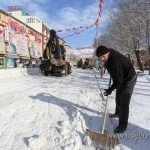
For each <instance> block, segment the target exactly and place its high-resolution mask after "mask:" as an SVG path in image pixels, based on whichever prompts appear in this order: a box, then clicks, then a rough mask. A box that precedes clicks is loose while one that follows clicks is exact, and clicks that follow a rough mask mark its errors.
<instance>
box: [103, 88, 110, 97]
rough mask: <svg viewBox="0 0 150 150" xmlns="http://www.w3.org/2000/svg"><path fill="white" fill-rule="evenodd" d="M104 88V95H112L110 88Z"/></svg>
mask: <svg viewBox="0 0 150 150" xmlns="http://www.w3.org/2000/svg"><path fill="white" fill-rule="evenodd" d="M104 90H105V92H104V96H108V95H110V94H111V92H112V91H111V90H110V89H104Z"/></svg>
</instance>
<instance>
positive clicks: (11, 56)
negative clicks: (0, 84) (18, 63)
mask: <svg viewBox="0 0 150 150" xmlns="http://www.w3.org/2000/svg"><path fill="white" fill-rule="evenodd" d="M6 56H7V57H8V58H16V59H18V58H19V56H18V55H17V54H7V55H6Z"/></svg>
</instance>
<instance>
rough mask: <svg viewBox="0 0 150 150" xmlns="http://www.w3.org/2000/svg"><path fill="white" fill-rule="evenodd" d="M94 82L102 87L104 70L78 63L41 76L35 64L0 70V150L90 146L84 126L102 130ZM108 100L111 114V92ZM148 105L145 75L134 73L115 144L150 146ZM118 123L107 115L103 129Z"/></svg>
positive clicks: (136, 148) (86, 149)
mask: <svg viewBox="0 0 150 150" xmlns="http://www.w3.org/2000/svg"><path fill="white" fill-rule="evenodd" d="M93 71H94V72H95V74H96V77H97V80H96V78H95V76H94V72H93ZM97 81H98V83H99V86H100V88H101V89H102V91H103V89H105V88H108V82H109V75H108V74H107V73H106V74H105V75H104V76H103V78H101V77H100V75H99V73H98V71H97V70H83V69H79V68H73V72H72V73H71V74H70V75H69V76H63V77H53V76H48V77H45V76H43V75H41V73H40V72H39V70H38V68H30V69H19V68H17V69H8V70H0V150H94V149H95V148H94V145H93V143H92V141H90V139H89V138H88V137H87V136H86V129H87V128H89V129H92V130H94V131H97V132H100V131H101V125H102V119H103V114H104V113H103V111H104V106H105V102H104V101H103V100H102V98H101V94H100V90H99V86H98V85H97ZM108 101H109V102H108V112H109V113H113V112H114V109H115V91H114V92H113V93H112V95H111V96H109V100H108ZM149 106H150V76H149V75H143V76H138V81H137V84H136V86H135V90H134V93H133V96H132V99H131V103H130V116H129V125H128V128H127V131H126V132H125V133H123V134H119V135H118V138H119V141H120V145H118V146H117V147H116V149H125V150H128V149H132V150H141V149H144V150H148V149H150V115H149V114H150V108H149ZM117 124H118V120H115V119H113V120H110V119H109V117H108V116H107V122H106V128H105V130H106V131H107V132H108V133H113V128H114V127H115V126H116V125H117Z"/></svg>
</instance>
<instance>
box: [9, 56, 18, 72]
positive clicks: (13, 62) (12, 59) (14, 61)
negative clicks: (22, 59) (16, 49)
mask: <svg viewBox="0 0 150 150" xmlns="http://www.w3.org/2000/svg"><path fill="white" fill-rule="evenodd" d="M18 60H19V56H18V55H17V54H7V58H6V66H7V68H8V69H9V68H17V67H19V66H18Z"/></svg>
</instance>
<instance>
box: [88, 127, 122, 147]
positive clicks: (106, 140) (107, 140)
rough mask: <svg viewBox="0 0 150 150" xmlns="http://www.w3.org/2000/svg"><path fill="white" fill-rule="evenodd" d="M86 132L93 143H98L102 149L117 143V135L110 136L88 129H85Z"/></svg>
mask: <svg viewBox="0 0 150 150" xmlns="http://www.w3.org/2000/svg"><path fill="white" fill-rule="evenodd" d="M86 134H87V135H88V136H89V137H90V139H91V140H92V141H93V142H94V143H96V145H99V146H101V147H102V148H104V149H105V148H108V149H113V148H114V147H115V146H116V145H118V144H119V139H118V137H117V136H113V135H112V136H110V135H108V134H102V133H98V132H95V131H92V130H89V129H86Z"/></svg>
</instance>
